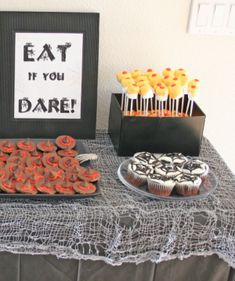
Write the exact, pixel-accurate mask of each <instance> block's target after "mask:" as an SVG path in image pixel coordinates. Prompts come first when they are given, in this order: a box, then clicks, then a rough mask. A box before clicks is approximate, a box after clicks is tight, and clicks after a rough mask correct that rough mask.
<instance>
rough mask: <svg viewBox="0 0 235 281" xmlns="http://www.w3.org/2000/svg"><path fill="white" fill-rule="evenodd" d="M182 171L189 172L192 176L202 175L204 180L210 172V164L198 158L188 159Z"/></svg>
mask: <svg viewBox="0 0 235 281" xmlns="http://www.w3.org/2000/svg"><path fill="white" fill-rule="evenodd" d="M181 171H182V172H183V173H184V174H189V175H192V176H198V177H200V178H201V179H202V180H205V178H206V177H207V175H208V173H209V166H208V165H207V164H206V163H204V162H202V161H200V160H197V159H195V160H194V159H192V160H189V161H187V162H186V163H185V164H184V165H183V166H182V169H181Z"/></svg>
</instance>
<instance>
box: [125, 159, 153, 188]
mask: <svg viewBox="0 0 235 281" xmlns="http://www.w3.org/2000/svg"><path fill="white" fill-rule="evenodd" d="M151 171H152V169H151V167H150V166H149V165H146V164H142V163H140V162H139V161H131V162H130V163H129V164H128V167H127V179H128V181H129V182H130V183H132V184H133V185H135V186H137V187H140V186H141V185H144V184H145V183H146V182H147V176H148V174H149V173H150V172H151Z"/></svg>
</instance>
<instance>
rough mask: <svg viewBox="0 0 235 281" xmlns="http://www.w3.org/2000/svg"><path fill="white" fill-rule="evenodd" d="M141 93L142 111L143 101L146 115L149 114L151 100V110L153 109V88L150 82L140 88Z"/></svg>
mask: <svg viewBox="0 0 235 281" xmlns="http://www.w3.org/2000/svg"><path fill="white" fill-rule="evenodd" d="M140 95H141V98H140V100H141V107H140V112H142V102H143V105H144V115H145V116H147V115H148V107H149V101H150V103H151V111H152V110H153V100H152V98H153V89H152V87H151V86H150V85H149V84H147V83H146V84H145V85H144V86H142V87H141V88H140Z"/></svg>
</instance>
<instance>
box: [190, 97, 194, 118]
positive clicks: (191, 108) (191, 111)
mask: <svg viewBox="0 0 235 281" xmlns="http://www.w3.org/2000/svg"><path fill="white" fill-rule="evenodd" d="M193 103H194V101H193V100H192V101H191V106H190V116H192V114H193Z"/></svg>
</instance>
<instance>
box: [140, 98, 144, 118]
mask: <svg viewBox="0 0 235 281" xmlns="http://www.w3.org/2000/svg"><path fill="white" fill-rule="evenodd" d="M142 109H143V97H142V96H141V97H140V115H142Z"/></svg>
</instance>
